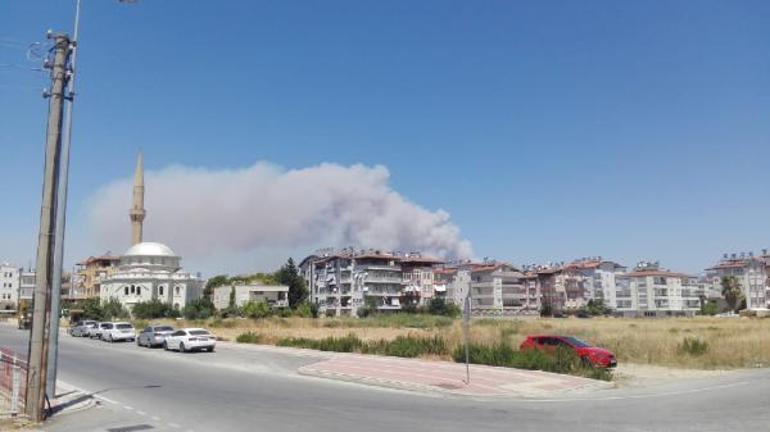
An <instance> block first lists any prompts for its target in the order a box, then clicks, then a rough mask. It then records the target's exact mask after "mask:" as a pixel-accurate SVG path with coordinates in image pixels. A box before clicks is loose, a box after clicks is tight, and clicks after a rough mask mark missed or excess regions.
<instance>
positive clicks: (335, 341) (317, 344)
mask: <svg viewBox="0 0 770 432" xmlns="http://www.w3.org/2000/svg"><path fill="white" fill-rule="evenodd" d="M276 345H277V346H286V347H296V348H309V349H315V350H320V351H334V352H354V351H358V350H359V348H361V346H362V345H363V342H362V341H361V339H359V338H358V336H356V335H354V334H352V333H351V334H349V335H347V336H343V337H334V336H329V337H326V338H323V339H309V338H292V337H290V338H283V339H280V340H279V341H278V343H276Z"/></svg>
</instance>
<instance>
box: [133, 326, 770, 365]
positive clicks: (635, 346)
mask: <svg viewBox="0 0 770 432" xmlns="http://www.w3.org/2000/svg"><path fill="white" fill-rule="evenodd" d="M139 324H141V323H139ZM173 324H174V325H176V326H181V325H190V326H206V327H208V328H210V329H211V330H212V331H213V332H214V333H215V334H217V335H218V336H220V337H222V338H225V339H227V340H232V341H234V340H235V338H236V337H237V336H238V335H240V334H242V333H245V332H253V333H254V334H257V335H259V341H260V343H266V344H275V343H277V342H278V341H279V340H281V339H283V338H288V337H293V338H310V339H322V338H325V337H328V336H335V337H342V336H346V335H349V334H351V333H352V334H355V335H356V336H357V337H358V338H360V339H362V340H366V341H377V340H382V339H385V340H393V339H395V338H396V337H397V336H407V335H411V336H417V337H422V336H424V337H433V336H440V337H441V338H443V339H444V340H445V342H446V344H447V346H448V347H449V351H450V352H451V351H452V349H453V348H454V347H456V346H457V345H459V344H461V343H462V334H463V333H462V322H461V321H460V320H452V319H449V318H445V317H433V316H425V315H406V314H403V315H391V316H375V317H371V318H365V319H344V318H322V319H309V318H268V319H263V320H256V321H254V320H245V319H232V320H230V319H227V320H209V321H206V322H189V323H185V322H175V323H173ZM470 334H471V340H472V341H473V342H474V343H476V344H487V345H492V344H496V343H499V342H504V343H506V344H510V345H511V346H514V347H518V345H519V344H520V343H521V341H522V340H524V337H525V336H526V335H531V334H563V335H574V336H578V337H580V338H583V339H585V340H587V341H589V342H591V343H593V344H596V345H599V346H603V347H605V348H608V349H609V350H611V351H613V352H614V353H615V354H616V356H617V357H618V360H619V361H620V362H627V363H639V364H651V365H659V366H674V367H684V368H696V369H723V368H742V367H757V366H760V367H766V366H768V365H770V320H768V319H764V320H763V319H748V318H706V317H703V318H700V317H699V318H676V319H674V318H672V319H617V318H593V319H577V318H567V319H529V320H492V319H481V320H474V321H472V324H471V330H470ZM434 357H435V356H434ZM446 357H447V358H446V359H447V360H449V359H450V356H448V355H447V356H446Z"/></svg>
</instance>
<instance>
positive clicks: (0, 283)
mask: <svg viewBox="0 0 770 432" xmlns="http://www.w3.org/2000/svg"><path fill="white" fill-rule="evenodd" d="M19 280H20V279H19V268H18V267H14V266H12V265H11V264H9V263H0V311H13V310H16V308H17V307H18V304H19Z"/></svg>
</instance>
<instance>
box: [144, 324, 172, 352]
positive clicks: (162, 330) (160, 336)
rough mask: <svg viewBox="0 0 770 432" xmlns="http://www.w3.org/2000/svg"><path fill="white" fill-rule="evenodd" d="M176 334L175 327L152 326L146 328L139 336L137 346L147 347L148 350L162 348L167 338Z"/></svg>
mask: <svg viewBox="0 0 770 432" xmlns="http://www.w3.org/2000/svg"><path fill="white" fill-rule="evenodd" d="M173 332H174V327H171V326H167V325H150V326H147V327H145V329H144V330H142V332H141V333H139V336H138V337H137V338H136V344H137V345H138V346H145V347H147V348H152V347H157V346H162V345H163V342H164V341H165V340H166V336H168V335H170V334H171V333H173Z"/></svg>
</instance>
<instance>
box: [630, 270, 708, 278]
mask: <svg viewBox="0 0 770 432" xmlns="http://www.w3.org/2000/svg"><path fill="white" fill-rule="evenodd" d="M624 276H630V277H644V276H660V277H693V276H690V275H686V274H684V273H677V272H672V271H667V270H640V271H633V272H631V273H626V274H625V275H624Z"/></svg>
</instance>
